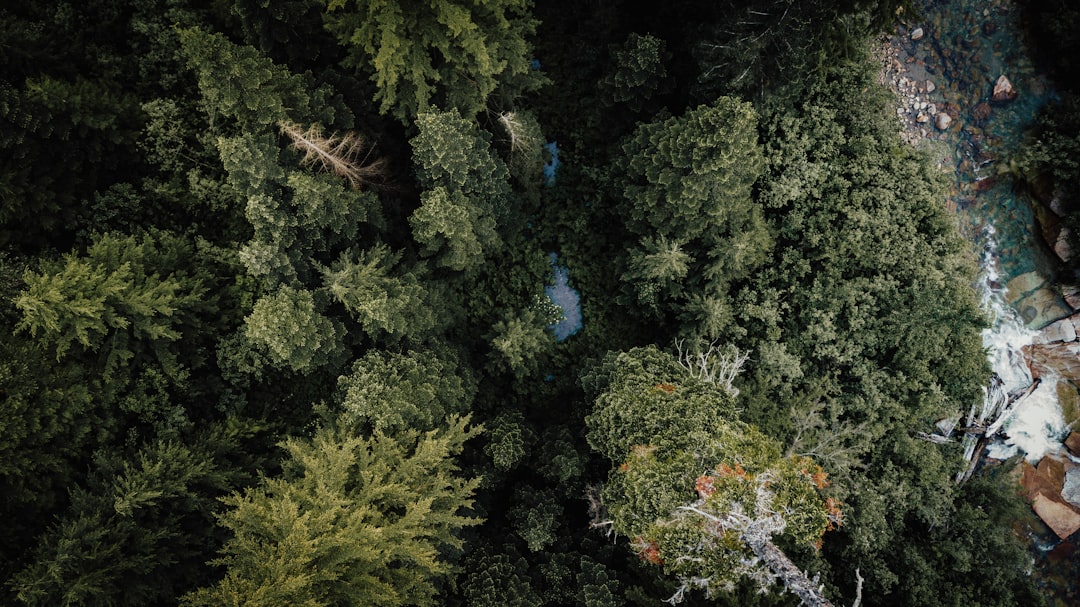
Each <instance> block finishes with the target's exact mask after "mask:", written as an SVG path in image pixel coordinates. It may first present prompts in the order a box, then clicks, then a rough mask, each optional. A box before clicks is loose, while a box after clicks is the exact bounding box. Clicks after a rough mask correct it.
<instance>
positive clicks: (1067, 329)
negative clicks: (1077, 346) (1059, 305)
mask: <svg viewBox="0 0 1080 607" xmlns="http://www.w3.org/2000/svg"><path fill="white" fill-rule="evenodd" d="M1059 341H1060V342H1067V341H1076V327H1074V326H1073V323H1072V319H1071V318H1063V319H1061V320H1058V321H1054V322H1052V323H1050V324H1048V325H1046V326H1045V327H1043V328H1042V330H1041V331H1039V334H1038V335H1036V336H1035V339H1034V340H1033V341H1032V343H1036V344H1052V343H1055V342H1059Z"/></svg>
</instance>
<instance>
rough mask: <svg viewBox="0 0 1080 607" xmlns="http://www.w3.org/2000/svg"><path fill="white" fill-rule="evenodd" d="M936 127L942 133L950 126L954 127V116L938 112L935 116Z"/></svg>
mask: <svg viewBox="0 0 1080 607" xmlns="http://www.w3.org/2000/svg"><path fill="white" fill-rule="evenodd" d="M934 126H936V127H937V128H938V130H941V131H944V130H947V129H948V128H949V127H950V126H952V116H950V115H948V114H946V113H945V112H938V113H937V115H936V116H934Z"/></svg>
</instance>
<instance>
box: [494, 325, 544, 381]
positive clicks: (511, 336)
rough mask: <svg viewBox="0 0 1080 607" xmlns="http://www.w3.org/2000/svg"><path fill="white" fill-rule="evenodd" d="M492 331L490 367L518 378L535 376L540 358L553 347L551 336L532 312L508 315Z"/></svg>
mask: <svg viewBox="0 0 1080 607" xmlns="http://www.w3.org/2000/svg"><path fill="white" fill-rule="evenodd" d="M492 330H493V332H494V337H492V339H491V346H492V352H491V355H492V364H493V365H494V366H495V368H497V369H508V370H509V371H511V372H512V373H514V374H515V375H516V376H518V377H523V376H525V375H527V374H529V373H532V372H535V371H536V368H537V363H538V362H539V357H540V356H541V355H542V354H543V353H544V352H546V351H548V350H549V349H550V348H551V347H552V346H553V345H554V344H555V338H554V336H552V334H551V333H550V332H549V331H548V330H547V326H546V325H545V324H544V321H543V320H542V319H540V318H539V317H538V315H537V314H536V312H534V311H533V310H525V311H523V312H520V313H517V314H515V313H512V312H510V313H507V314H505V315H504V317H503V318H502V319H501V320H499V321H498V322H496V323H495V326H494V327H492Z"/></svg>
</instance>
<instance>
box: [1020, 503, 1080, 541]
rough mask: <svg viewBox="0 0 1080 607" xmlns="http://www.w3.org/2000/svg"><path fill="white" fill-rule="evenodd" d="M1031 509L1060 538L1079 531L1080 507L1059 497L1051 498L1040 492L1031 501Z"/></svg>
mask: <svg viewBox="0 0 1080 607" xmlns="http://www.w3.org/2000/svg"><path fill="white" fill-rule="evenodd" d="M1031 509H1032V510H1034V511H1035V514H1037V515H1039V518H1041V519H1042V521H1043V522H1044V523H1046V526H1047V527H1049V528H1050V529H1052V530H1053V532H1054V533H1056V534H1057V536H1058V537H1059V538H1061V539H1066V538H1068V537H1069V536H1070V535H1072V534H1074V533H1076V532H1077V531H1080V508H1076V507H1075V506H1072V505H1070V504H1069V503H1068V502H1066V501H1065V500H1064V499H1061V498H1060V497H1058V499H1053V497H1051V496H1047V495H1043V494H1041V493H1040V494H1039V495H1038V496H1036V498H1035V501H1033V502H1032V503H1031Z"/></svg>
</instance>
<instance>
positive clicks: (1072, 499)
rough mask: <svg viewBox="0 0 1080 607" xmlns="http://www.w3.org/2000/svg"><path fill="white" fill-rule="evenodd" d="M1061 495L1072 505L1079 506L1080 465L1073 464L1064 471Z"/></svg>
mask: <svg viewBox="0 0 1080 607" xmlns="http://www.w3.org/2000/svg"><path fill="white" fill-rule="evenodd" d="M1061 497H1063V498H1064V499H1065V501H1067V502H1069V504H1070V505H1072V506H1080V466H1074V467H1073V468H1070V469H1069V470H1068V471H1067V472H1066V473H1065V484H1064V485H1063V486H1062V487H1061Z"/></svg>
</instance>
